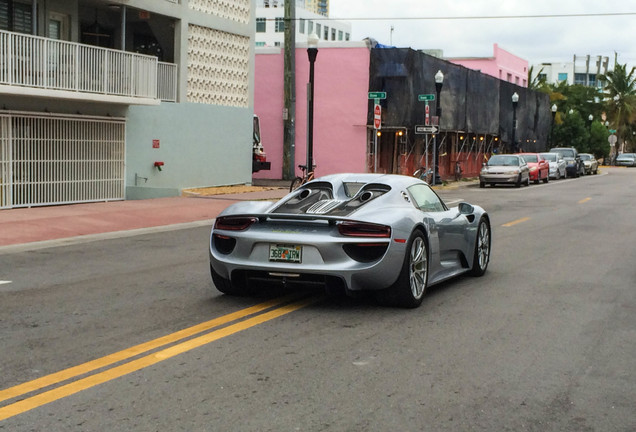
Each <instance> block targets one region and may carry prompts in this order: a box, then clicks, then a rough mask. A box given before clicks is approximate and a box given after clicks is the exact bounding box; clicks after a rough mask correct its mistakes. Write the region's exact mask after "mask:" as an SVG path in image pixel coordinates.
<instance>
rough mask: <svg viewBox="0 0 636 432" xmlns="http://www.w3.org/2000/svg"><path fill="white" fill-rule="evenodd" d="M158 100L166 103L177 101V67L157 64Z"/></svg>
mask: <svg viewBox="0 0 636 432" xmlns="http://www.w3.org/2000/svg"><path fill="white" fill-rule="evenodd" d="M157 98H159V99H161V100H162V101H166V102H176V101H177V65H176V64H174V63H164V62H159V63H157Z"/></svg>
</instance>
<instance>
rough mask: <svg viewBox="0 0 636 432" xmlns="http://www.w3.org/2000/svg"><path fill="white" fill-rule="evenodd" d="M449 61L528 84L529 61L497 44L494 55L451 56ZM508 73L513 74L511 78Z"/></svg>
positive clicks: (521, 84)
mask: <svg viewBox="0 0 636 432" xmlns="http://www.w3.org/2000/svg"><path fill="white" fill-rule="evenodd" d="M448 61H450V62H451V63H455V64H458V65H461V66H464V67H466V68H468V69H472V70H479V71H481V72H482V73H485V74H486V75H490V76H493V77H495V78H498V79H501V80H503V81H510V82H512V83H514V84H517V85H519V86H522V87H527V86H528V61H527V60H524V59H522V58H521V57H517V56H516V55H514V54H511V53H509V52H508V51H506V50H504V49H501V48H499V46H498V45H497V44H494V45H493V57H481V58H479V57H468V58H449V59H448ZM508 74H510V75H512V79H511V80H509V79H508Z"/></svg>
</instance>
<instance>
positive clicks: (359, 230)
mask: <svg viewBox="0 0 636 432" xmlns="http://www.w3.org/2000/svg"><path fill="white" fill-rule="evenodd" d="M338 232H339V233H340V235H343V236H348V237H376V238H390V237H391V227H390V226H386V225H379V224H372V223H364V222H340V223H339V224H338Z"/></svg>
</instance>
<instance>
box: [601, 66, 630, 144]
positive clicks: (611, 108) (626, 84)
mask: <svg viewBox="0 0 636 432" xmlns="http://www.w3.org/2000/svg"><path fill="white" fill-rule="evenodd" d="M599 78H600V79H601V80H603V81H605V82H606V85H605V88H604V90H605V94H604V96H605V100H604V108H605V109H606V111H607V117H608V121H609V123H610V127H611V128H613V129H616V130H617V135H618V138H619V144H620V143H621V142H623V143H626V144H627V148H628V149H629V147H631V148H634V144H635V143H634V133H633V132H634V131H635V127H634V123H635V122H636V72H635V68H633V67H632V69H631V70H630V71H629V72H628V71H627V65H621V64H616V65H615V67H614V70H613V71H610V72H608V73H607V74H606V75H601V76H600V77H599Z"/></svg>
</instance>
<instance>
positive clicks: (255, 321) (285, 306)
mask: <svg viewBox="0 0 636 432" xmlns="http://www.w3.org/2000/svg"><path fill="white" fill-rule="evenodd" d="M320 299H321V297H318V296H314V297H309V298H305V299H301V300H298V301H295V302H293V303H287V302H289V301H292V300H293V298H291V297H290V296H288V297H282V298H278V299H274V300H270V301H267V302H264V303H261V304H258V305H255V306H252V307H249V308H247V309H243V310H240V311H237V312H234V313H231V314H228V315H224V316H222V317H219V318H215V319H213V320H210V321H206V322H204V323H201V324H197V325H195V326H193V327H189V328H187V329H183V330H180V331H178V332H175V333H171V334H169V335H166V336H163V337H160V338H158V339H154V340H151V341H148V342H145V343H142V344H139V345H136V346H133V347H130V348H127V349H125V350H122V351H119V352H116V353H114V354H110V355H107V356H105V357H101V358H98V359H95V360H92V361H89V362H87V363H84V364H81V365H78V366H74V367H71V368H68V369H65V370H62V371H60V372H56V373H53V374H50V375H46V376H43V377H41V378H38V379H35V380H33V381H29V382H25V383H23V384H19V385H16V386H14V387H10V388H7V389H5V390H0V402H3V401H6V400H8V399H13V398H16V397H19V396H24V395H26V394H27V393H30V392H34V391H37V390H41V389H43V388H45V387H49V386H52V385H56V384H61V383H62V382H64V381H67V380H70V379H73V378H77V377H79V376H81V375H85V374H87V373H90V372H94V371H96V370H98V369H102V368H105V367H108V366H112V365H114V364H115V363H119V362H123V361H127V360H130V361H128V362H126V363H123V364H120V365H117V366H113V367H111V368H109V369H106V370H104V371H102V372H97V373H95V374H93V375H89V376H87V377H84V378H80V379H77V380H75V381H72V382H70V383H67V384H64V385H61V386H60V387H56V388H53V389H51V390H47V391H45V392H43V393H39V394H36V395H34V396H30V397H27V398H25V399H22V400H19V401H17V402H14V403H12V404H10V405H7V406H4V407H1V408H0V421H2V420H5V419H8V418H10V417H13V416H16V415H18V414H22V413H24V412H26V411H29V410H32V409H34V408H37V407H40V406H42V405H45V404H48V403H50V402H53V401H56V400H58V399H62V398H65V397H67V396H70V395H72V394H75V393H78V392H80V391H82V390H86V389H89V388H91V387H94V386H96V385H99V384H102V383H105V382H107V381H110V380H113V379H115V378H119V377H121V376H124V375H127V374H129V373H132V372H135V371H138V370H140V369H143V368H145V367H148V366H151V365H154V364H156V363H159V362H161V361H164V360H167V359H170V358H172V357H175V356H177V355H179V354H183V353H185V352H188V351H190V350H192V349H194V348H198V347H200V346H203V345H205V344H208V343H210V342H214V341H216V340H218V339H221V338H224V337H226V336H230V335H233V334H235V333H238V332H240V331H243V330H246V329H248V328H250V327H254V326H257V325H259V324H262V323H264V322H267V321H270V320H273V319H275V318H278V317H280V316H282V315H285V314H288V313H290V312H293V311H295V310H298V309H301V308H303V307H305V306H308V305H310V304H312V303H315V302H317V301H319V300H320ZM272 308H275V309H272ZM269 309H272V310H269ZM263 311H267V312H264V313H261V312H263ZM259 313H260V314H259ZM254 314H259V315H256V316H253V317H251V318H247V319H244V320H243V318H246V317H248V316H250V315H254ZM237 320H242V321H239V322H237V323H234V324H230V325H228V326H226V327H223V328H220V329H218V330H214V331H211V332H209V333H205V334H203V335H201V336H197V337H193V336H195V335H197V334H199V333H202V332H205V331H208V330H212V329H214V328H215V327H220V326H222V325H225V324H229V323H231V322H233V321H237ZM190 337H192V338H191V339H188V340H186V341H184V342H180V343H176V342H179V341H180V340H182V339H186V338H190ZM173 343H176V344H175V345H172V346H170V347H167V348H164V349H161V350H159V351H156V352H153V353H151V354H147V355H145V356H143V357H140V358H137V359H134V360H132V359H133V357H136V356H139V355H141V354H143V353H146V352H148V351H152V350H155V349H159V348H161V347H164V346H166V345H169V344H173Z"/></svg>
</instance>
